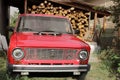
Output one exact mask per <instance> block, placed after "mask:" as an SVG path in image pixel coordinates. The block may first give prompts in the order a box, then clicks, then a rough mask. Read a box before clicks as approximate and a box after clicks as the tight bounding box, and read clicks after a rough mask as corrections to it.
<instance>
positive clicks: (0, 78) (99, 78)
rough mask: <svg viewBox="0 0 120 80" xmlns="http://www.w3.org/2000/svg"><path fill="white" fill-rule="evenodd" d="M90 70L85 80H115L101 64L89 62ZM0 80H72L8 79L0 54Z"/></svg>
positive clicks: (56, 79) (49, 78)
mask: <svg viewBox="0 0 120 80" xmlns="http://www.w3.org/2000/svg"><path fill="white" fill-rule="evenodd" d="M90 64H91V70H90V72H89V73H88V75H87V77H86V80H115V78H114V77H110V76H109V72H108V71H107V70H106V68H105V66H104V65H103V64H102V63H101V62H91V63H90ZM0 80H73V79H72V78H70V77H67V78H64V77H60V78H59V77H58V78H54V77H34V76H33V77H28V76H23V77H21V78H15V79H12V78H9V77H8V75H7V74H6V59H5V58H4V55H3V54H0Z"/></svg>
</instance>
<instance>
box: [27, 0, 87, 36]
mask: <svg viewBox="0 0 120 80" xmlns="http://www.w3.org/2000/svg"><path fill="white" fill-rule="evenodd" d="M27 13H32V14H52V15H60V16H65V17H67V18H68V19H69V20H70V21H71V24H72V26H73V28H74V29H78V30H80V34H78V35H79V36H80V37H84V35H85V32H86V30H87V28H88V17H89V13H83V12H82V11H80V10H77V9H75V8H74V7H71V8H68V9H65V8H63V7H62V6H54V5H53V4H52V3H50V2H49V1H46V0H45V1H44V2H43V3H40V4H39V5H32V6H31V7H29V6H28V8H27Z"/></svg>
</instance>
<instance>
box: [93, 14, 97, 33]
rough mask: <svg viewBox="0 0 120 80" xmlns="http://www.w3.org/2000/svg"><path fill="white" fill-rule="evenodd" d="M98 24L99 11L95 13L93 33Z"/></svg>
mask: <svg viewBox="0 0 120 80" xmlns="http://www.w3.org/2000/svg"><path fill="white" fill-rule="evenodd" d="M96 24H97V13H95V15H94V25H93V33H94V31H95V29H96Z"/></svg>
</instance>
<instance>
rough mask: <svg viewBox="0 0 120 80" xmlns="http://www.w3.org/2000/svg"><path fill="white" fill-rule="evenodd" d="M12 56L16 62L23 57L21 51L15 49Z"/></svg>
mask: <svg viewBox="0 0 120 80" xmlns="http://www.w3.org/2000/svg"><path fill="white" fill-rule="evenodd" d="M12 54H13V57H14V59H16V60H20V59H22V58H23V57H24V52H23V51H22V50H21V49H15V50H14V51H13V53H12Z"/></svg>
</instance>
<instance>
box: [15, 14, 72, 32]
mask: <svg viewBox="0 0 120 80" xmlns="http://www.w3.org/2000/svg"><path fill="white" fill-rule="evenodd" d="M17 31H18V32H25V31H30V32H33V31H34V32H41V31H54V32H60V33H72V30H71V25H70V23H69V21H68V20H67V19H65V18H56V17H44V16H24V17H21V19H20V22H19V25H18V28H17Z"/></svg>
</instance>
